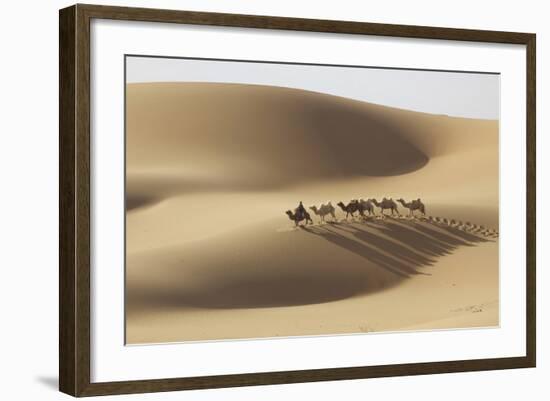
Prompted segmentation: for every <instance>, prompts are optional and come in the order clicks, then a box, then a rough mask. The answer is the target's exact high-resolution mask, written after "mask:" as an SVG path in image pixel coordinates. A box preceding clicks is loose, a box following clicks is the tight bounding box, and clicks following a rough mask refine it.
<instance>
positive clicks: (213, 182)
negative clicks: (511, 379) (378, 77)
mask: <svg viewBox="0 0 550 401" xmlns="http://www.w3.org/2000/svg"><path fill="white" fill-rule="evenodd" d="M126 104H127V131H126V152H127V153H126V161H127V165H126V168H127V176H126V207H127V213H126V238H127V243H126V336H127V337H126V341H127V343H129V344H138V343H161V342H179V341H203V340H218V339H236V338H258V337H278V336H304V335H308V336H309V335H324V334H340V333H366V332H381V331H399V330H430V329H453V328H468V327H491V326H497V325H498V324H499V276H498V274H499V267H498V257H499V243H498V238H497V237H489V236H484V235H480V234H479V233H473V232H468V231H465V230H461V229H458V228H456V227H449V226H447V225H438V224H434V223H432V222H429V221H424V220H421V219H419V218H415V219H410V218H404V217H403V216H402V217H400V218H385V219H382V218H371V219H369V220H367V221H361V220H360V219H355V220H352V219H349V220H348V221H343V219H344V216H345V214H343V212H342V211H341V210H337V212H336V213H337V218H338V220H339V221H338V222H337V223H334V224H321V223H320V220H319V217H318V216H315V215H314V214H313V213H311V215H312V217H313V220H314V222H315V224H314V225H309V226H307V227H300V228H295V227H294V223H293V222H292V221H290V220H289V219H288V217H287V216H286V215H285V214H284V212H285V211H286V210H289V209H294V208H295V207H296V206H297V204H298V202H299V201H303V203H304V205H306V207H307V206H310V205H319V204H320V203H324V202H326V201H328V200H331V201H332V204H333V205H334V206H336V203H337V202H338V201H344V202H345V203H347V202H348V201H349V200H350V199H353V198H365V199H366V198H376V199H381V198H382V197H392V198H393V199H397V198H401V197H403V198H404V199H405V200H407V201H409V200H411V199H416V198H421V199H422V201H423V202H424V203H425V205H426V214H427V215H429V216H439V217H445V218H448V219H455V220H460V221H463V222H466V221H469V222H472V223H474V224H481V225H484V226H486V227H490V228H494V229H498V216H499V213H498V204H499V186H498V172H499V169H498V163H499V153H498V121H490V120H475V119H466V118H454V117H449V116H443V115H431V114H425V113H419V112H412V111H407V110H399V109H394V108H390V107H385V106H380V105H375V104H369V103H365V102H360V101H356V100H351V99H346V98H341V97H336V96H331V95H326V94H321V93H315V92H308V91H304V90H300V89H291V88H280V87H267V86H258V85H242V84H223V83H141V84H128V85H127V103H126ZM399 211H400V213H401V215H406V214H408V211H407V210H406V209H404V208H403V207H401V205H399ZM376 212H377V214H378V215H380V212H379V209H377V211H376Z"/></svg>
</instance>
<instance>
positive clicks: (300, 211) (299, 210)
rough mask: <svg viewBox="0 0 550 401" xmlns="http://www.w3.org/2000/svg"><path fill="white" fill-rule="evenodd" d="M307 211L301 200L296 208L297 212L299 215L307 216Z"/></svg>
mask: <svg viewBox="0 0 550 401" xmlns="http://www.w3.org/2000/svg"><path fill="white" fill-rule="evenodd" d="M305 213H306V208H305V207H304V205H303V204H302V201H300V204H299V205H298V207H297V208H296V210H295V214H296V215H299V216H305Z"/></svg>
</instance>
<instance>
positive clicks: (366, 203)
mask: <svg viewBox="0 0 550 401" xmlns="http://www.w3.org/2000/svg"><path fill="white" fill-rule="evenodd" d="M359 204H360V205H361V207H362V208H363V211H364V212H367V213H368V214H369V216H372V215H374V205H373V204H372V202H371V201H370V200H369V199H367V200H364V199H363V198H361V199H359Z"/></svg>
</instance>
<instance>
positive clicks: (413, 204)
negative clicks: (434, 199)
mask: <svg viewBox="0 0 550 401" xmlns="http://www.w3.org/2000/svg"><path fill="white" fill-rule="evenodd" d="M397 202H399V203H401V204H402V205H403V207H404V208H407V209H409V216H414V211H415V210H418V211H420V212H421V213H422V214H423V215H426V208H425V206H424V204H423V203H422V201H421V200H420V198H418V199H416V200H412V201H410V202H405V201H404V200H403V198H400V199H397Z"/></svg>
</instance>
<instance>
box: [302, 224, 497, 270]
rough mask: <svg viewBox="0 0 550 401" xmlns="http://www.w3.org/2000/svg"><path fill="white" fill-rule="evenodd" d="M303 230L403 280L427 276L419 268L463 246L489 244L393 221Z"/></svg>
mask: <svg viewBox="0 0 550 401" xmlns="http://www.w3.org/2000/svg"><path fill="white" fill-rule="evenodd" d="M303 229H304V230H305V231H307V232H308V233H311V234H313V235H317V236H320V237H322V238H323V239H325V240H326V241H328V242H330V243H333V244H335V245H338V246H340V247H342V248H344V249H346V250H348V251H350V252H353V253H354V254H356V255H359V256H361V257H363V258H365V259H367V260H368V261H370V262H371V263H373V264H375V265H377V266H378V267H380V268H382V269H385V270H387V271H390V272H392V273H394V274H396V275H399V276H403V277H410V276H413V275H417V274H426V273H423V272H422V271H421V270H420V268H422V267H424V266H431V265H433V264H434V263H435V262H436V260H437V258H438V257H441V256H445V255H448V254H450V253H452V252H453V251H454V250H456V249H457V248H458V247H460V246H474V245H476V244H477V243H481V242H487V241H488V240H486V239H484V238H480V237H477V236H475V235H473V234H470V233H467V232H463V231H461V230H459V229H456V228H453V227H439V226H434V225H432V224H430V223H427V222H418V221H407V220H404V221H401V220H394V219H390V218H388V219H384V220H371V221H369V222H353V223H345V224H342V223H336V224H327V225H324V226H317V227H313V228H309V227H303Z"/></svg>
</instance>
